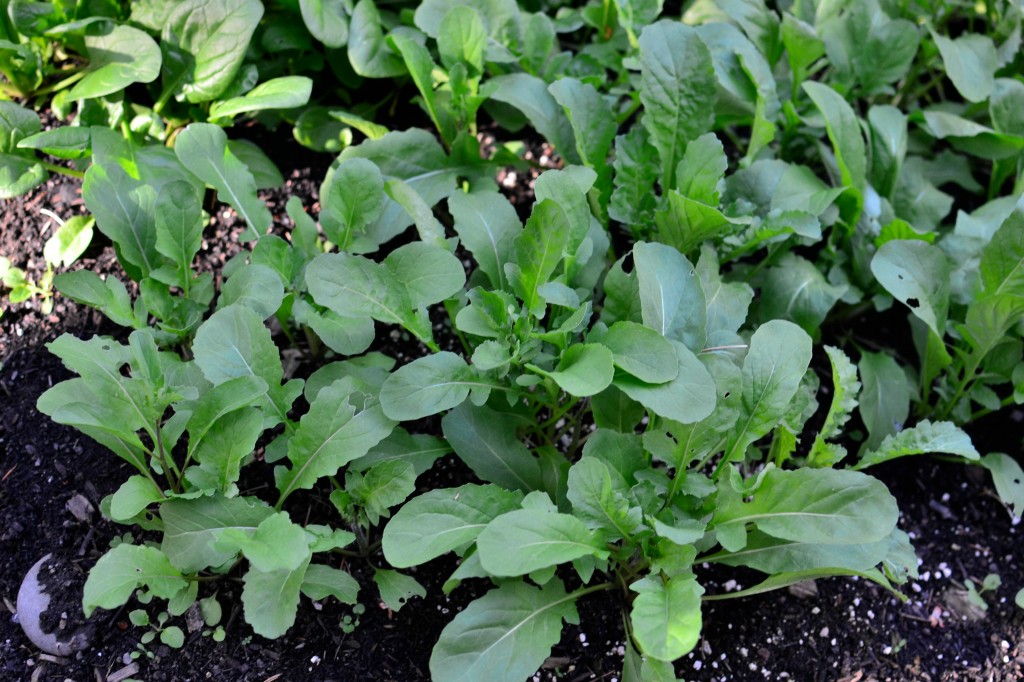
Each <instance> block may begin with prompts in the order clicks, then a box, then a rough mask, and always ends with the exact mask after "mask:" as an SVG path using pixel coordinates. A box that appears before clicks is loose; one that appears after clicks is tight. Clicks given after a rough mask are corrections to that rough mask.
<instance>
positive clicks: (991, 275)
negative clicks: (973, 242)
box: [979, 210, 1024, 298]
mask: <svg viewBox="0 0 1024 682" xmlns="http://www.w3.org/2000/svg"><path fill="white" fill-rule="evenodd" d="M979 270H980V272H981V284H982V289H983V292H984V296H999V295H1007V296H1013V297H1015V298H1024V211H1022V210H1015V211H1013V212H1012V213H1011V214H1010V216H1009V217H1008V218H1007V219H1006V220H1005V221H1004V222H1003V224H1002V225H1001V226H1000V227H999V229H998V230H996V233H995V234H994V235H993V236H992V240H991V241H990V242H989V243H988V244H987V245H986V246H985V248H984V250H982V252H981V264H980V266H979Z"/></svg>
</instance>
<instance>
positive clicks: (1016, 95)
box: [18, 78, 1024, 153]
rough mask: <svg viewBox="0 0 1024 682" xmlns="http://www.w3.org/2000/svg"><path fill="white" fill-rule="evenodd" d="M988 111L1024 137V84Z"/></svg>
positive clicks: (1008, 87)
mask: <svg viewBox="0 0 1024 682" xmlns="http://www.w3.org/2000/svg"><path fill="white" fill-rule="evenodd" d="M988 110H989V116H991V118H992V127H993V128H995V129H996V130H997V131H999V132H1001V133H1006V134H1008V135H1016V136H1018V137H1020V136H1024V83H1021V82H1020V81H1018V80H1014V79H1012V78H997V79H996V80H995V88H994V89H993V91H992V97H991V99H989V103H988ZM25 142H26V141H25V140H23V141H22V143H21V144H19V145H18V146H20V147H24V146H25ZM48 153H52V152H48Z"/></svg>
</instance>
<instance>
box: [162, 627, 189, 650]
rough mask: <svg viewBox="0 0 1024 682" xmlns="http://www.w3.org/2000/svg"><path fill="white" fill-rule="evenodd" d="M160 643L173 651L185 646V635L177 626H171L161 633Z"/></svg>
mask: <svg viewBox="0 0 1024 682" xmlns="http://www.w3.org/2000/svg"><path fill="white" fill-rule="evenodd" d="M160 641H161V642H163V643H164V644H166V645H167V646H169V647H171V648H172V649H180V648H181V647H183V646H185V633H184V632H182V631H181V628H179V627H178V626H177V625H171V626H170V627H166V628H164V629H163V630H161V631H160Z"/></svg>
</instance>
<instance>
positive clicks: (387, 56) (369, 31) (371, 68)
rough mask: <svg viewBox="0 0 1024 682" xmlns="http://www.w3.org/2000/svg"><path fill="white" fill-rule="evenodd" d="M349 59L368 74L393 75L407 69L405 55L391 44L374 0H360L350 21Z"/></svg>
mask: <svg viewBox="0 0 1024 682" xmlns="http://www.w3.org/2000/svg"><path fill="white" fill-rule="evenodd" d="M348 59H349V61H350V62H351V63H352V69H353V70H354V71H355V72H356V73H358V74H359V75H360V76H365V77H366V78H393V77H395V76H401V75H402V74H404V73H405V65H404V64H403V63H402V58H401V57H399V56H398V55H397V54H395V52H394V51H393V50H392V49H391V48H390V47H388V44H387V41H386V40H385V39H384V27H383V25H382V23H381V18H380V12H378V11H377V6H376V4H375V3H374V2H373V0H359V2H358V3H357V4H356V6H355V9H354V10H353V11H352V19H351V21H350V22H349V41H348Z"/></svg>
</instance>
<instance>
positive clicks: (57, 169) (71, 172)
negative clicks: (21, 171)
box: [36, 160, 85, 180]
mask: <svg viewBox="0 0 1024 682" xmlns="http://www.w3.org/2000/svg"><path fill="white" fill-rule="evenodd" d="M36 163H38V164H39V165H40V166H42V167H43V168H45V169H46V170H48V171H50V172H51V173H58V174H60V175H67V176H68V177H72V178H78V179H79V180H81V179H82V178H84V177H85V173H83V172H82V171H77V170H75V169H73V168H65V167H64V166H58V165H57V164H55V163H50V162H49V161H42V160H36Z"/></svg>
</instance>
